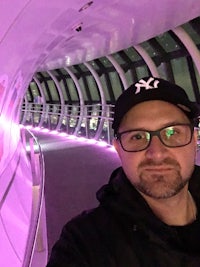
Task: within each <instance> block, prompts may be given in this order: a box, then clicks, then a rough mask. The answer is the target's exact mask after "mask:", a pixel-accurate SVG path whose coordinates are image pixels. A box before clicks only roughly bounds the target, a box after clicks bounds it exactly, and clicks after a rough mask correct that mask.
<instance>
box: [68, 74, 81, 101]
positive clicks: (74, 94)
mask: <svg viewBox="0 0 200 267" xmlns="http://www.w3.org/2000/svg"><path fill="white" fill-rule="evenodd" d="M66 82H67V88H66V90H68V91H69V94H70V97H71V100H72V102H73V101H74V102H77V101H79V96H78V94H77V89H76V86H75V84H74V82H73V80H72V79H71V78H67V79H66Z"/></svg>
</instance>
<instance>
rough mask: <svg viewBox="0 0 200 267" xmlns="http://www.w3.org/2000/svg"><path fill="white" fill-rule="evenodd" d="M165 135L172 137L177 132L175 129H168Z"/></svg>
mask: <svg viewBox="0 0 200 267" xmlns="http://www.w3.org/2000/svg"><path fill="white" fill-rule="evenodd" d="M165 134H166V136H167V137H170V136H172V135H174V134H175V130H174V129H167V130H166V133H165Z"/></svg>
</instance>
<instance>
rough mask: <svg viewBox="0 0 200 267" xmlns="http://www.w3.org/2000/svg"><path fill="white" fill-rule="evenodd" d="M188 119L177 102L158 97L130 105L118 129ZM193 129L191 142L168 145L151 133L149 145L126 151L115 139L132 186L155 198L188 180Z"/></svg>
mask: <svg viewBox="0 0 200 267" xmlns="http://www.w3.org/2000/svg"><path fill="white" fill-rule="evenodd" d="M182 123H189V119H188V118H187V116H186V115H185V114H184V113H183V112H182V111H181V110H180V109H179V108H177V107H176V106H174V105H172V104H170V103H167V102H164V101H159V100H154V101H146V102H143V103H140V104H138V105H136V106H135V107H133V108H132V109H130V110H129V111H128V112H127V114H126V115H125V116H124V118H123V120H122V122H121V124H120V127H119V130H118V132H122V131H126V130H130V129H143V130H147V131H155V130H158V129H161V128H162V127H166V126H170V125H174V124H182ZM196 141H197V140H196V132H194V134H193V138H192V141H191V143H189V144H188V145H186V146H183V147H175V148H169V147H166V146H165V145H164V144H162V143H161V141H160V140H159V138H158V137H157V136H153V137H152V140H151V143H150V146H149V147H148V148H146V149H145V150H143V151H139V152H126V151H124V150H123V149H122V147H121V145H120V142H119V141H118V140H114V146H115V148H116V150H117V152H118V154H119V157H120V159H121V162H122V167H123V169H124V171H125V173H126V175H127V177H128V179H129V180H130V182H131V183H132V184H133V185H134V186H135V188H136V189H137V190H138V191H140V192H141V193H143V194H145V195H146V196H150V197H153V198H155V199H161V198H163V199H164V198H168V197H171V196H174V195H176V194H177V193H178V192H179V191H180V190H181V189H182V188H183V187H184V186H185V185H186V184H187V181H188V180H189V178H190V176H191V174H192V172H193V169H194V164H195V157H196Z"/></svg>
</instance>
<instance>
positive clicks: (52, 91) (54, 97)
mask: <svg viewBox="0 0 200 267" xmlns="http://www.w3.org/2000/svg"><path fill="white" fill-rule="evenodd" d="M47 84H48V87H49V91H50V94H51V98H52V100H53V102H54V101H55V102H59V95H58V90H57V88H56V86H55V83H54V81H52V80H48V81H47Z"/></svg>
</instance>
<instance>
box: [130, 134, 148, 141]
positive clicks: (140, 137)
mask: <svg viewBox="0 0 200 267" xmlns="http://www.w3.org/2000/svg"><path fill="white" fill-rule="evenodd" d="M143 138H145V136H144V134H141V133H137V134H133V135H132V136H131V140H140V139H143Z"/></svg>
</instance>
